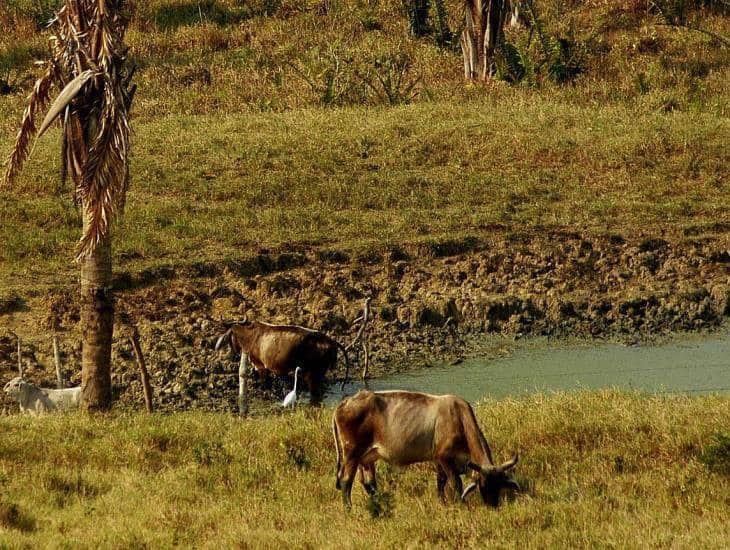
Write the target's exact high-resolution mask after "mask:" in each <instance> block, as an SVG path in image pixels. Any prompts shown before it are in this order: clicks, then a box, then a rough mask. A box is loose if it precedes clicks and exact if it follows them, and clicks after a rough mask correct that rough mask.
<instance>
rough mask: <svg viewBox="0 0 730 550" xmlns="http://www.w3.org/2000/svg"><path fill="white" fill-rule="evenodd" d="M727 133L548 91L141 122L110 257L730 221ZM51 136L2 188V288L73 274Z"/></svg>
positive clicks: (140, 263)
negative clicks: (564, 99)
mask: <svg viewBox="0 0 730 550" xmlns="http://www.w3.org/2000/svg"><path fill="white" fill-rule="evenodd" d="M728 135H730V123H729V122H728V120H727V119H724V118H716V117H714V116H711V115H702V116H700V115H697V114H685V113H671V114H666V113H658V112H654V113H645V114H637V113H636V112H634V111H632V110H630V109H627V108H624V107H620V106H613V107H600V108H599V107H577V106H575V105H572V104H567V103H555V102H551V101H546V100H544V99H543V98H542V97H540V96H537V95H533V96H529V97H525V98H523V101H522V102H521V103H519V104H503V103H502V102H501V101H499V100H494V101H490V102H483V103H476V102H471V103H467V104H463V105H456V104H453V103H444V102H441V103H435V102H434V103H419V104H415V105H409V106H403V107H398V108H347V109H339V110H325V109H309V110H300V111H291V112H286V113H278V114H274V113H266V114H259V115H255V116H250V115H229V116H225V117H215V116H175V117H166V118H162V119H153V120H149V121H143V122H139V123H138V124H137V126H136V130H135V137H134V156H133V159H132V188H131V190H130V192H129V196H128V203H127V209H126V213H125V215H124V217H123V218H122V220H121V223H120V224H119V225H118V226H117V229H116V237H115V253H116V256H117V263H116V265H117V266H118V267H119V268H122V269H125V270H136V269H142V268H150V267H155V266H158V265H163V264H164V265H169V264H172V265H175V264H177V263H179V262H188V263H189V262H190V261H196V262H197V261H203V262H216V261H221V260H225V259H235V258H239V257H242V256H245V255H246V254H249V253H251V252H252V251H253V252H255V251H256V250H257V249H260V248H261V247H264V248H265V247H277V246H283V245H292V244H293V245H307V246H311V245H316V246H321V247H327V248H340V249H362V248H367V247H372V246H382V245H383V244H384V243H391V244H401V243H415V242H424V243H426V244H427V245H428V243H431V245H430V246H431V247H432V248H433V247H435V249H438V248H439V247H440V246H441V244H439V243H445V244H444V246H447V245H448V243H450V242H452V243H453V242H457V243H458V242H466V241H469V240H474V239H480V238H488V237H491V236H493V234H494V231H495V228H501V230H502V231H503V232H504V233H509V232H511V231H522V232H524V231H528V232H529V231H532V230H540V229H541V228H546V227H561V228H563V227H570V228H576V229H578V230H581V231H584V230H587V231H589V232H590V231H595V232H611V233H619V234H620V233H625V234H634V233H635V232H636V230H637V228H641V230H642V231H650V232H656V233H662V232H666V233H668V234H672V233H676V232H680V231H681V230H682V228H685V227H696V226H700V225H703V224H705V225H706V224H710V223H716V222H717V221H718V220H725V219H726V217H727V213H728V211H730V203H729V202H728V196H730V194H729V193H728V190H729V189H728V180H727V178H726V169H725V167H726V165H727V163H728V161H729V160H730V159H728V153H727V147H726V142H727V139H726V138H727V136H728ZM55 137H57V134H56V133H51V135H50V136H49V137H48V138H45V139H44V140H42V141H41V142H40V143H39V145H38V148H37V151H36V156H35V158H34V159H33V160H32V161H31V163H30V164H29V165H28V168H27V169H26V171H25V172H24V173H23V176H22V178H21V181H20V182H19V183H18V185H17V186H16V187H15V188H12V189H7V188H6V189H2V190H0V220H1V221H0V240H1V241H2V242H3V243H4V246H3V247H2V249H0V260H2V261H1V262H0V264H1V265H2V267H0V281H2V286H4V287H15V286H23V285H24V284H25V286H34V285H49V284H58V283H63V282H64V281H65V280H67V279H68V277H69V276H70V274H71V273H73V269H74V267H73V264H72V263H71V258H72V249H73V246H74V243H75V240H76V239H77V237H78V234H79V227H80V219H79V214H78V211H77V209H76V208H75V207H74V205H73V203H72V201H71V198H70V197H69V196H68V192H67V191H65V190H63V189H61V188H59V187H58V183H57V181H58V180H57V173H56V172H57V168H56V162H55V161H54V155H55V152H56V143H55V140H54V138H55ZM9 146H10V143H9V142H8V141H7V140H0V148H4V149H7V148H9ZM26 283H27V284H26Z"/></svg>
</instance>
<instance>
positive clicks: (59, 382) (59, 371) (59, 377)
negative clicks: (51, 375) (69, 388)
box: [53, 334, 66, 389]
mask: <svg viewBox="0 0 730 550" xmlns="http://www.w3.org/2000/svg"><path fill="white" fill-rule="evenodd" d="M53 362H54V363H55V364H56V387H58V388H59V389H61V388H64V387H66V383H65V382H64V380H63V367H62V366H61V350H60V349H59V348H58V336H57V335H56V334H54V335H53Z"/></svg>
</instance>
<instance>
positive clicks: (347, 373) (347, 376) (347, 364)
mask: <svg viewBox="0 0 730 550" xmlns="http://www.w3.org/2000/svg"><path fill="white" fill-rule="evenodd" d="M335 344H337V347H338V348H340V349H341V350H342V355H343V357H344V358H345V379H344V380H343V381H342V387H343V388H344V387H345V384H347V383H348V382H349V381H350V359H349V358H348V357H347V348H346V347H345V346H343V345H342V344H340V343H339V342H338V341H337V340H335Z"/></svg>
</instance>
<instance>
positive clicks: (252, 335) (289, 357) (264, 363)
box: [215, 319, 349, 404]
mask: <svg viewBox="0 0 730 550" xmlns="http://www.w3.org/2000/svg"><path fill="white" fill-rule="evenodd" d="M226 341H229V342H230V345H231V347H232V349H233V351H234V352H236V353H241V352H243V353H245V354H246V355H247V356H248V358H249V360H250V361H251V363H252V364H253V366H254V368H255V369H256V371H257V372H258V373H259V376H265V374H266V373H267V372H269V373H272V374H275V375H277V376H288V375H290V374H291V373H293V372H294V369H296V367H301V368H302V378H303V379H304V382H305V383H306V384H307V386H308V387H309V393H310V394H311V396H312V403H313V404H319V403H320V402H321V400H322V393H323V383H324V378H325V374H326V373H327V371H328V370H329V369H332V368H334V367H335V366H336V364H337V351H338V349H340V350H342V353H343V355H344V358H345V379H347V377H348V374H349V372H348V371H349V362H348V359H347V351H346V350H345V347H344V346H343V345H342V344H340V343H339V342H337V341H336V340H334V339H333V338H330V337H329V336H327V335H326V334H324V333H322V332H319V331H317V330H313V329H309V328H305V327H300V326H296V325H273V324H269V323H264V322H262V321H250V320H248V319H245V320H244V321H243V322H241V323H237V324H234V325H232V326H231V327H230V328H229V329H228V330H227V331H226V332H225V333H224V334H223V335H222V336H221V337H220V338H218V341H217V342H216V345H215V349H216V351H217V350H218V349H220V347H221V346H222V345H223V343H224V342H226Z"/></svg>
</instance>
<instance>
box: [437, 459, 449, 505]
mask: <svg viewBox="0 0 730 550" xmlns="http://www.w3.org/2000/svg"><path fill="white" fill-rule="evenodd" d="M448 480H449V477H448V475H447V474H446V470H444V469H443V467H442V466H441V465H439V464H436V492H437V493H438V496H439V498H440V499H441V501H442V502H446V482H447V481H448Z"/></svg>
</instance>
